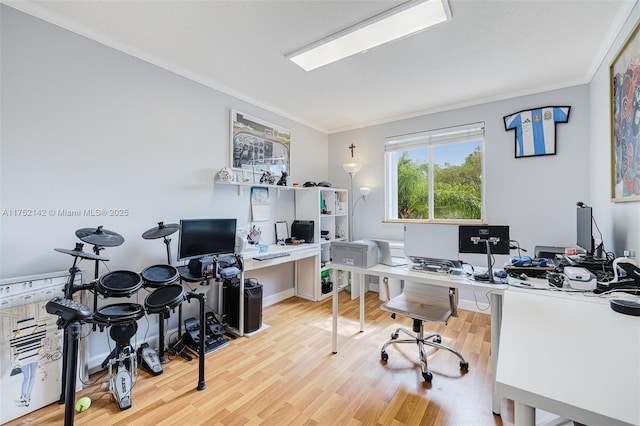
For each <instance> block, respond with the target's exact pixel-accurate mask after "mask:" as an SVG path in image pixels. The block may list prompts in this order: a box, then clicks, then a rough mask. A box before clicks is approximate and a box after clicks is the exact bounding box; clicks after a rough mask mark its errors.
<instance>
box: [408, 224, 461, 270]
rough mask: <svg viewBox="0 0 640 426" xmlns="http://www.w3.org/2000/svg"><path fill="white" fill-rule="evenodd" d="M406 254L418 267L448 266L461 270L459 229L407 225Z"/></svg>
mask: <svg viewBox="0 0 640 426" xmlns="http://www.w3.org/2000/svg"><path fill="white" fill-rule="evenodd" d="M404 254H405V256H406V257H408V258H409V259H411V261H412V262H413V263H415V264H417V265H424V264H431V265H446V266H448V267H451V268H460V267H461V265H462V264H461V263H460V259H459V255H458V229H457V226H456V225H448V224H446V225H445V224H439V223H407V224H406V225H405V226H404Z"/></svg>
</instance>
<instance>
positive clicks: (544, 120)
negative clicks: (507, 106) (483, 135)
mask: <svg viewBox="0 0 640 426" xmlns="http://www.w3.org/2000/svg"><path fill="white" fill-rule="evenodd" d="M570 110H571V107H569V106H565V107H543V108H535V109H528V110H525V111H519V112H516V113H514V114H511V115H508V116H506V117H504V127H505V130H513V129H515V131H516V158H517V157H529V156H533V155H552V154H555V153H556V123H566V122H568V121H569V111H570Z"/></svg>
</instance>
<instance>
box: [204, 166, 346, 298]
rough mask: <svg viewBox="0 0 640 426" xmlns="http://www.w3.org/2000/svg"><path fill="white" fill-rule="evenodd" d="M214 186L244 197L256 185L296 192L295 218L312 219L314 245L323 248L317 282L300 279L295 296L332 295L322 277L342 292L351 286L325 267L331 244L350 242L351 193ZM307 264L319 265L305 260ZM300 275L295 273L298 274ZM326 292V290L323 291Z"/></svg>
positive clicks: (341, 275) (241, 184)
mask: <svg viewBox="0 0 640 426" xmlns="http://www.w3.org/2000/svg"><path fill="white" fill-rule="evenodd" d="M215 185H222V186H226V187H234V186H235V187H237V188H238V195H239V196H240V195H242V193H243V190H244V188H252V187H254V186H258V187H267V188H274V189H276V190H277V195H278V196H279V195H280V191H281V190H295V191H294V199H295V206H294V208H295V215H294V217H295V218H296V219H298V220H311V221H313V223H314V229H313V243H316V244H319V245H320V249H319V250H320V256H318V257H317V259H318V260H317V265H312V266H313V268H314V269H315V270H317V271H318V273H317V277H316V278H315V279H312V280H309V279H304V280H298V282H297V284H296V288H295V295H296V296H297V297H302V298H304V299H308V300H313V301H320V300H324V299H326V298H327V297H330V296H331V290H330V288H328V287H326V286H325V288H324V289H323V285H322V277H323V276H326V275H328V277H329V278H328V279H329V280H330V281H331V282H332V283H333V285H337V286H338V288H339V289H342V288H344V287H346V286H347V284H348V274H347V273H345V272H344V271H338V270H334V269H331V268H328V267H325V266H324V265H325V264H326V263H328V262H329V261H330V256H331V253H330V246H331V241H347V240H348V238H349V191H348V190H346V189H342V188H330V187H329V188H327V187H308V188H307V187H299V186H296V187H294V186H278V185H265V184H261V183H253V182H238V181H233V182H224V181H222V180H219V179H216V181H215ZM305 262H316V260H315V258H314V259H305ZM297 273H298V272H297V271H296V274H297ZM323 290H324V291H323Z"/></svg>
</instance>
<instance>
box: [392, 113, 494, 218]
mask: <svg viewBox="0 0 640 426" xmlns="http://www.w3.org/2000/svg"><path fill="white" fill-rule="evenodd" d="M483 153H484V123H475V124H471V125H465V126H457V127H450V128H446V129H438V130H432V131H427V132H421V133H414V134H409V135H402V136H394V137H389V138H386V139H385V167H386V177H385V180H386V190H385V194H386V208H385V219H386V220H387V221H402V222H408V221H421V222H423V221H434V222H482V221H484V218H485V214H484V199H483V183H482V176H483V164H484V161H483Z"/></svg>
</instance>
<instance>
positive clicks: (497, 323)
mask: <svg viewBox="0 0 640 426" xmlns="http://www.w3.org/2000/svg"><path fill="white" fill-rule="evenodd" d="M501 326H502V295H500V294H496V293H491V381H492V389H493V394H492V397H491V407H492V409H491V411H493V414H496V415H500V403H501V399H502V398H501V397H500V394H499V393H498V389H497V386H496V370H497V369H498V351H499V350H500V327H501ZM516 424H517V425H519V423H518V422H516Z"/></svg>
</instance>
